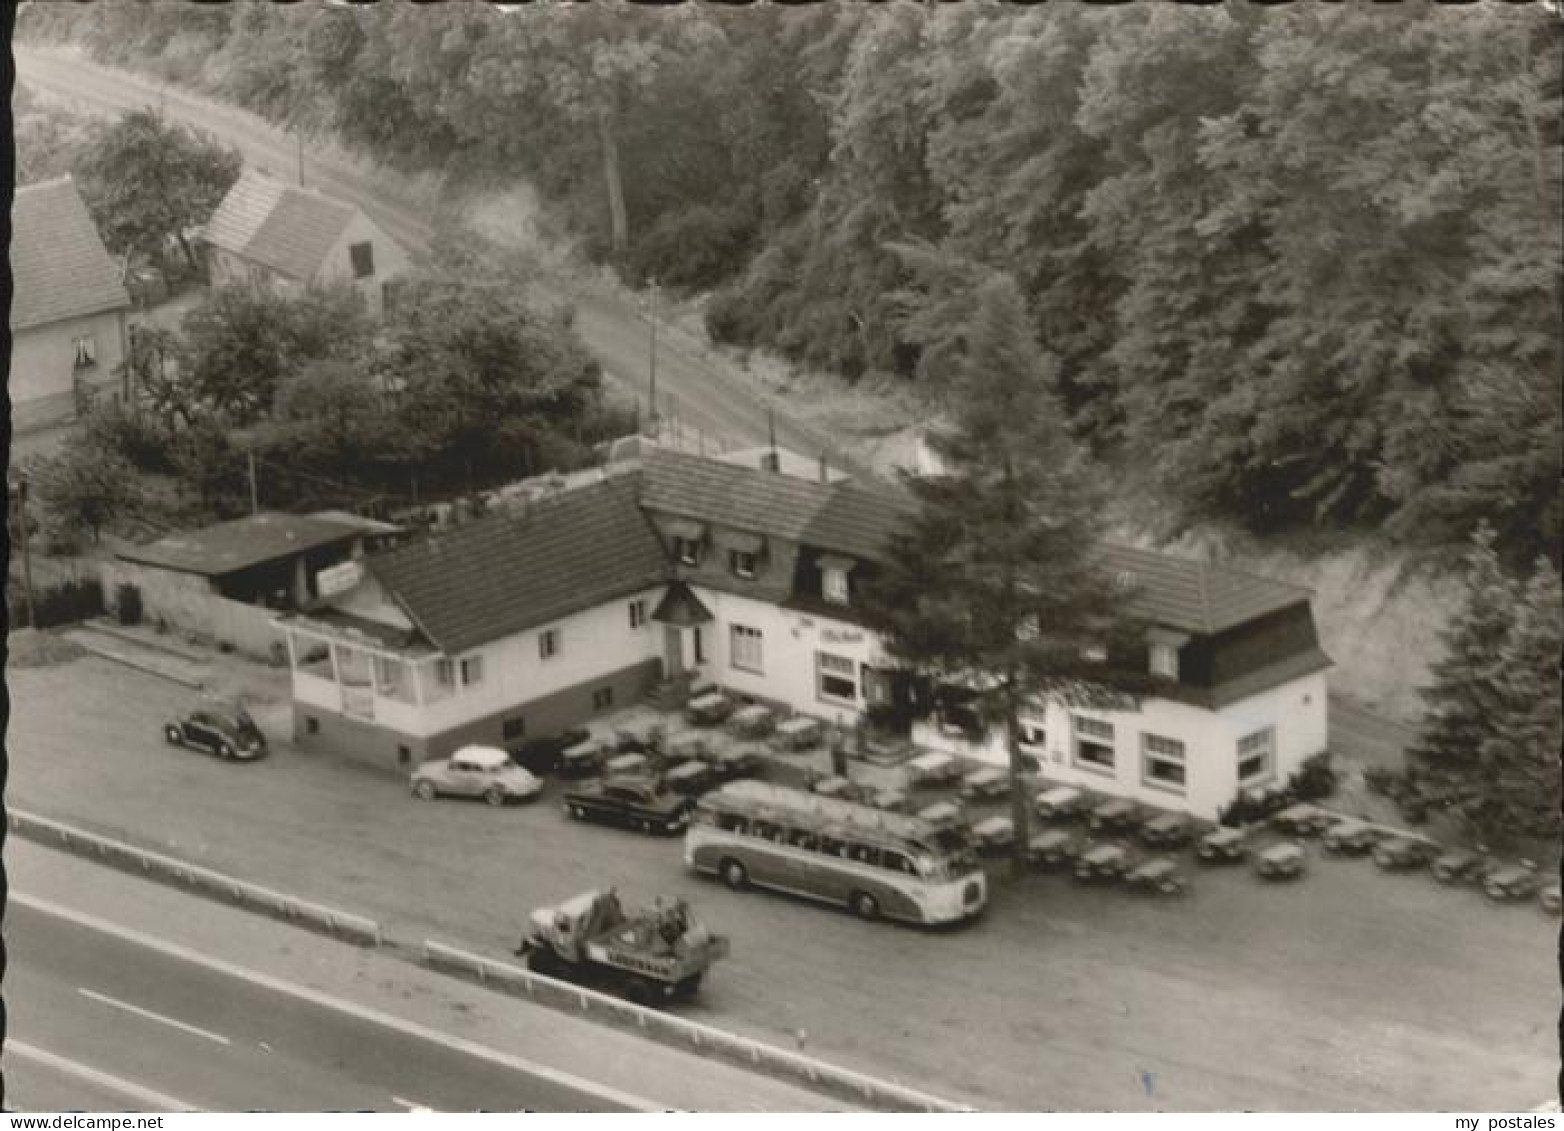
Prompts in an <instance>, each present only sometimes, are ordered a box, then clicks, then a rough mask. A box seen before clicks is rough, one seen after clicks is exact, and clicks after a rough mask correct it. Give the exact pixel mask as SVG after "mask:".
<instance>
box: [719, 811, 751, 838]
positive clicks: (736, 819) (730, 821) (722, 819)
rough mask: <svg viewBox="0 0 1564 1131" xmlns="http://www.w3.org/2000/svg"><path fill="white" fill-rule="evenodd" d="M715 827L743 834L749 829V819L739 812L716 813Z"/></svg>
mask: <svg viewBox="0 0 1564 1131" xmlns="http://www.w3.org/2000/svg"><path fill="white" fill-rule="evenodd" d="M717 827H718V828H719V829H722V830H723V831H724V832H730V833H738V834H740V835H743V834H744V833H746V832H748V831H749V820H748V818H746V817H744V816H743V815H742V814H739V813H718V814H717Z"/></svg>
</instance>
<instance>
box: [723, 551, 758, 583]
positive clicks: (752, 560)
mask: <svg viewBox="0 0 1564 1131" xmlns="http://www.w3.org/2000/svg"><path fill="white" fill-rule="evenodd" d="M758 564H759V555H758V554H754V553H751V552H750V551H748V550H730V551H729V552H728V565H729V566H730V567H731V568H732V570H733V575H734V576H735V577H754V576H755V567H756V566H757V565H758Z"/></svg>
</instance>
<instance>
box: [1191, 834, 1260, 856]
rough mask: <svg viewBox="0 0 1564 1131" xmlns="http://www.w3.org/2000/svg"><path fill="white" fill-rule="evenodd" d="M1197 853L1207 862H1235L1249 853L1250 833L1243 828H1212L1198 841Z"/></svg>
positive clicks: (1196, 845)
mask: <svg viewBox="0 0 1564 1131" xmlns="http://www.w3.org/2000/svg"><path fill="white" fill-rule="evenodd" d="M1195 855H1196V856H1197V857H1199V859H1200V860H1201V861H1202V862H1203V863H1206V864H1235V863H1237V862H1238V861H1240V860H1242V859H1244V857H1246V856H1248V855H1249V834H1248V833H1247V832H1246V831H1245V830H1243V829H1229V828H1220V829H1212V830H1211V831H1210V832H1208V833H1206V835H1205V836H1203V837H1201V838H1200V840H1199V841H1198V842H1196V844H1195Z"/></svg>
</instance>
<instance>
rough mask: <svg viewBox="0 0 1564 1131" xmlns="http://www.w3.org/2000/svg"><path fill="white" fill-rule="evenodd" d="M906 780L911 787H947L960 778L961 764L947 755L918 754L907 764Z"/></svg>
mask: <svg viewBox="0 0 1564 1131" xmlns="http://www.w3.org/2000/svg"><path fill="white" fill-rule="evenodd" d="M907 778H908V780H909V781H910V782H911V783H912V784H913V785H918V786H936V785H949V784H951V783H952V782H955V781H959V780H960V778H961V763H960V762H958V761H956V759H954V758H952V757H951V756H950V755H949V754H919V755H918V756H917V757H916V758H914V759H912V760H911V761H910V762H908V763H907Z"/></svg>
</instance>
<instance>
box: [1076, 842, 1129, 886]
mask: <svg viewBox="0 0 1564 1131" xmlns="http://www.w3.org/2000/svg"><path fill="white" fill-rule="evenodd" d="M1133 866H1134V861H1132V860H1131V859H1130V853H1129V849H1127V848H1125V847H1124V846H1123V845H1122V844H1099V845H1097V846H1096V847H1095V848H1090V849H1087V850H1086V851H1085V852H1083V853H1081V855H1080V856H1078V857H1077V858H1076V861H1075V878H1076V879H1077V880H1080V881H1082V882H1083V883H1084V882H1088V881H1093V880H1122V879H1123V878H1124V876H1125V874H1126V873H1127V872H1129V870H1130V869H1131V867H1133Z"/></svg>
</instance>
